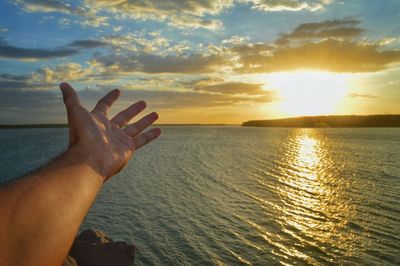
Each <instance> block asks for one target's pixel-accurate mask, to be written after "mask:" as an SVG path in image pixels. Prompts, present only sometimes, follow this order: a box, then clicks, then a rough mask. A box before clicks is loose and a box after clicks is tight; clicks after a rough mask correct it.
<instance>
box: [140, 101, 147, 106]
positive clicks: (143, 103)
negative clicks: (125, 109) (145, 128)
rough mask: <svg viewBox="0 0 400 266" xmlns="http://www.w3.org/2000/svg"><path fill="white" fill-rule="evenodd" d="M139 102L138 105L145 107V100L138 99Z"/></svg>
mask: <svg viewBox="0 0 400 266" xmlns="http://www.w3.org/2000/svg"><path fill="white" fill-rule="evenodd" d="M139 104H140V106H143V107H146V106H147V104H146V102H145V101H139Z"/></svg>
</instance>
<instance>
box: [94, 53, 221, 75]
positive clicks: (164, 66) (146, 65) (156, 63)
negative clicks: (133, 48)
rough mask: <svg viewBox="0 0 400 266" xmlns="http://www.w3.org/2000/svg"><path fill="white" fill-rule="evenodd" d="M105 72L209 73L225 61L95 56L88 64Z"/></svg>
mask: <svg viewBox="0 0 400 266" xmlns="http://www.w3.org/2000/svg"><path fill="white" fill-rule="evenodd" d="M90 63H91V64H92V65H94V66H96V67H98V68H99V69H101V68H103V71H105V72H109V71H111V72H119V73H132V72H144V73H183V74H193V73H209V72H214V71H216V70H217V69H218V68H221V67H223V66H225V63H226V59H225V58H224V57H222V56H219V55H199V54H193V55H187V56H186V55H185V56H183V55H167V56H161V55H153V54H149V53H127V54H124V55H117V54H110V55H101V54H97V55H95V56H94V58H93V59H92V61H91V62H90Z"/></svg>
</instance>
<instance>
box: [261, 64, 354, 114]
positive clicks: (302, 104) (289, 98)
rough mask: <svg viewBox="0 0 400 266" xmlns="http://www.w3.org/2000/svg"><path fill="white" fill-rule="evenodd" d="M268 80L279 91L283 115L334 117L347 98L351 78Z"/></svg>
mask: <svg viewBox="0 0 400 266" xmlns="http://www.w3.org/2000/svg"><path fill="white" fill-rule="evenodd" d="M265 80H266V81H267V86H268V87H270V88H272V89H275V90H277V92H278V94H279V96H280V100H281V102H280V108H281V112H282V113H283V114H284V115H287V116H302V115H327V114H333V113H334V112H336V111H338V110H337V108H338V105H339V104H340V102H341V100H343V98H344V97H345V96H346V94H347V83H348V75H346V74H342V73H332V72H324V71H295V72H281V73H275V74H270V75H268V77H265Z"/></svg>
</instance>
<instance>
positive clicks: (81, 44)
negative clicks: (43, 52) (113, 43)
mask: <svg viewBox="0 0 400 266" xmlns="http://www.w3.org/2000/svg"><path fill="white" fill-rule="evenodd" d="M107 45H108V44H107V43H105V42H103V41H97V40H77V41H73V42H71V43H70V44H69V45H68V46H71V47H77V48H85V49H90V48H97V47H102V46H107Z"/></svg>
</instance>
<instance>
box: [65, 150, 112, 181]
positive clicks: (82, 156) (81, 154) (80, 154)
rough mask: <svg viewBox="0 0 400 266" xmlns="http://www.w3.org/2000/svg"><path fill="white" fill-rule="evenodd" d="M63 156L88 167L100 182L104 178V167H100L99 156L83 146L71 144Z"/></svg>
mask: <svg viewBox="0 0 400 266" xmlns="http://www.w3.org/2000/svg"><path fill="white" fill-rule="evenodd" d="M65 156H66V157H67V158H68V159H67V160H68V161H72V162H75V163H77V164H81V165H83V166H86V167H88V168H90V169H91V170H92V171H93V172H94V173H95V174H96V175H97V177H98V178H99V180H101V182H102V183H103V182H104V181H105V180H106V178H107V177H106V172H105V169H104V167H102V162H100V159H99V158H98V157H99V156H97V155H96V153H95V152H91V151H90V150H89V149H87V148H85V147H81V146H78V145H73V146H72V147H70V148H69V149H68V150H67V151H66V153H65Z"/></svg>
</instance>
